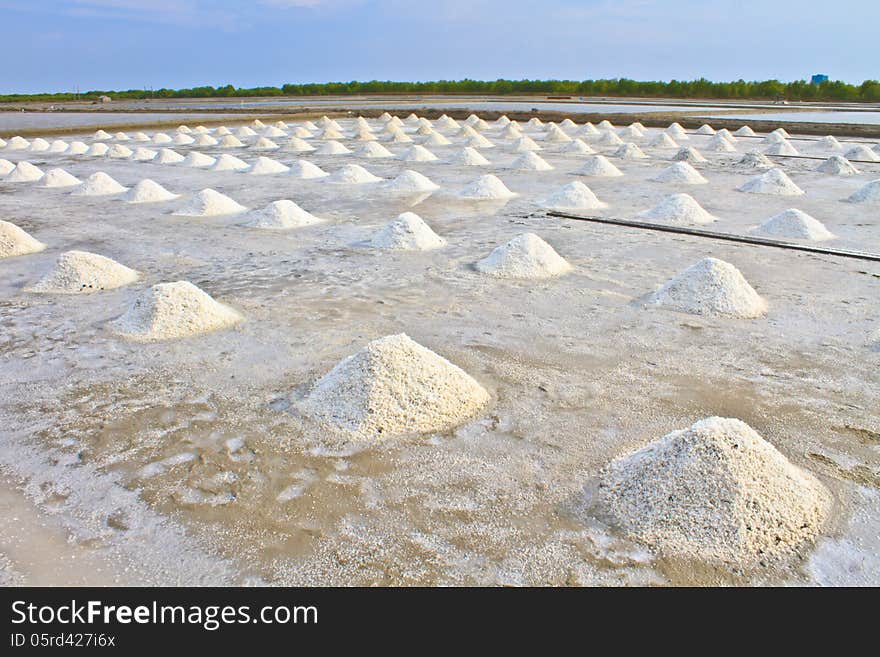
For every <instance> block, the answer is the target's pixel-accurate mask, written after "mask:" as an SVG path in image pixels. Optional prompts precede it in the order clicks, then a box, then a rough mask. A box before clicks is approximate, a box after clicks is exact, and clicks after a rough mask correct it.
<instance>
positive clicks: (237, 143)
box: [217, 135, 244, 148]
mask: <svg viewBox="0 0 880 657" xmlns="http://www.w3.org/2000/svg"><path fill="white" fill-rule="evenodd" d="M217 146H218V148H241V147H242V146H244V143H243V142H242V141H241V140H240V139H239V138H238V137H236V136H235V135H224V136H223V138H222V139H221V140H220V143H219V144H217Z"/></svg>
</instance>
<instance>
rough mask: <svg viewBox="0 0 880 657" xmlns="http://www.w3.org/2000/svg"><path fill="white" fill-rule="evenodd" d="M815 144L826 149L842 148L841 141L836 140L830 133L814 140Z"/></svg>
mask: <svg viewBox="0 0 880 657" xmlns="http://www.w3.org/2000/svg"><path fill="white" fill-rule="evenodd" d="M816 146H818V147H819V148H824V149H826V150H836V149H838V148H843V146H842V145H841V143H840V142H839V141H837V139H836V138H835V137H834V136H832V135H826V136H824V137H822V138H821V139H818V140H816Z"/></svg>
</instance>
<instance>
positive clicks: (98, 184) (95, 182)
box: [70, 171, 128, 196]
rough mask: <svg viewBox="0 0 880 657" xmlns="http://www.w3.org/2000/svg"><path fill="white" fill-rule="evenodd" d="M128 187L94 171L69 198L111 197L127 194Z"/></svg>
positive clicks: (102, 173) (100, 172)
mask: <svg viewBox="0 0 880 657" xmlns="http://www.w3.org/2000/svg"><path fill="white" fill-rule="evenodd" d="M127 191H128V187H123V186H122V185H120V184H119V183H118V182H116V181H115V180H114V179H113V178H111V177H110V176H108V175H107V174H106V173H104V172H103V171H96V172H95V173H93V174H92V175H91V176H89V177H88V178H86V179H85V182H83V184H82V185H80V186H79V187H77V188H76V189H74V190H73V191H72V192H71V193H70V195H71V196H112V195H113V194H121V193H122V192H127Z"/></svg>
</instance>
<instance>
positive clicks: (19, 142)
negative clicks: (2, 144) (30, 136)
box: [6, 135, 31, 151]
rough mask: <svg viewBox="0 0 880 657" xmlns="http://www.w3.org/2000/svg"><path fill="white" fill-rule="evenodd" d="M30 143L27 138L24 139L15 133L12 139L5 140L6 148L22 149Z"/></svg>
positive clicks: (12, 149) (11, 149)
mask: <svg viewBox="0 0 880 657" xmlns="http://www.w3.org/2000/svg"><path fill="white" fill-rule="evenodd" d="M30 145H31V142H29V141H28V140H27V139H24V138H23V137H19V136H18V135H16V136H15V137H13V138H12V139H10V140H9V141H8V142H6V150H10V151H23V150H25V149H27V148H29V147H30Z"/></svg>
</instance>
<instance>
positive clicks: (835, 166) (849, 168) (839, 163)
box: [816, 155, 859, 176]
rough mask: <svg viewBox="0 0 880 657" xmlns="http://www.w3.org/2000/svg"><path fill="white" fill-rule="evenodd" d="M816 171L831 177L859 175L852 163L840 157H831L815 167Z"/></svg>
mask: <svg viewBox="0 0 880 657" xmlns="http://www.w3.org/2000/svg"><path fill="white" fill-rule="evenodd" d="M816 171H821V172H822V173H828V174H831V175H832V176H854V175H856V174H858V173H859V170H858V169H856V168H855V167H854V166H853V165H852V163H851V162H850V161H849V160H847V159H846V158H845V157H843V156H842V155H832V156H831V157H829V158H828V159H827V160H825V161H824V162H821V163H820V164H819V166H817V167H816Z"/></svg>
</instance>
